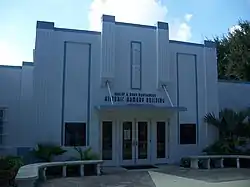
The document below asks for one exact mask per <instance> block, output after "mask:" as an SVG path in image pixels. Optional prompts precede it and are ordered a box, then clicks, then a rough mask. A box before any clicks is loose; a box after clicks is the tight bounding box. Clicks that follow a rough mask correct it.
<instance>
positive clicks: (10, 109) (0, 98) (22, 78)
mask: <svg viewBox="0 0 250 187" xmlns="http://www.w3.org/2000/svg"><path fill="white" fill-rule="evenodd" d="M0 87H1V91H0V107H6V109H7V110H6V115H7V116H6V119H5V121H4V133H6V136H4V145H2V148H3V150H5V152H6V151H7V153H16V149H15V147H27V146H31V145H33V144H32V141H33V140H34V137H33V136H32V135H33V134H34V133H33V132H34V131H35V129H34V128H32V127H33V116H32V109H33V106H32V92H33V63H30V62H24V63H23V66H22V67H20V66H0ZM27 132H28V135H27Z"/></svg>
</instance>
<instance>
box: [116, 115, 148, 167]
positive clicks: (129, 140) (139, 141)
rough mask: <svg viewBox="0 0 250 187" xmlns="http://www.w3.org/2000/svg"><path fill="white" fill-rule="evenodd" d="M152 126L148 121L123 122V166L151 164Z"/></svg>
mask: <svg viewBox="0 0 250 187" xmlns="http://www.w3.org/2000/svg"><path fill="white" fill-rule="evenodd" d="M149 127H150V124H149V123H148V121H136V120H131V121H122V123H121V128H120V129H121V130H122V132H121V137H122V141H121V144H122V145H121V157H122V164H123V165H130V164H131V165H134V164H147V163H149V162H150V142H151V140H150V128H149Z"/></svg>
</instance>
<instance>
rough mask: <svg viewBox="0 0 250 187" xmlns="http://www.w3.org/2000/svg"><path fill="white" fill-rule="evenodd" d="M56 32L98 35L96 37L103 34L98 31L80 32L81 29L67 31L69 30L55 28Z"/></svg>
mask: <svg viewBox="0 0 250 187" xmlns="http://www.w3.org/2000/svg"><path fill="white" fill-rule="evenodd" d="M54 31H62V32H74V33H85V34H96V35H100V34H101V32H98V31H89V30H80V29H67V28H59V27H54Z"/></svg>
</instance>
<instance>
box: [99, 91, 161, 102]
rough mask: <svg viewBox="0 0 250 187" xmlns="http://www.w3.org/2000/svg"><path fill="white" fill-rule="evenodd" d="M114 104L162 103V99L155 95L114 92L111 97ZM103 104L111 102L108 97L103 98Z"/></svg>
mask: <svg viewBox="0 0 250 187" xmlns="http://www.w3.org/2000/svg"><path fill="white" fill-rule="evenodd" d="M112 100H113V102H114V103H117V102H118V103H122V102H124V103H164V102H165V100H164V98H162V97H157V95H156V94H147V93H133V92H115V93H114V95H112ZM104 101H105V102H111V98H110V96H105V98H104Z"/></svg>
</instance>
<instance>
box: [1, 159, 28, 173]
mask: <svg viewBox="0 0 250 187" xmlns="http://www.w3.org/2000/svg"><path fill="white" fill-rule="evenodd" d="M21 166H23V161H22V159H21V158H20V157H15V156H6V157H1V158H0V170H10V169H19V168H20V167H21Z"/></svg>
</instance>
